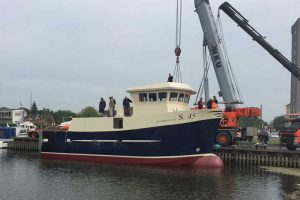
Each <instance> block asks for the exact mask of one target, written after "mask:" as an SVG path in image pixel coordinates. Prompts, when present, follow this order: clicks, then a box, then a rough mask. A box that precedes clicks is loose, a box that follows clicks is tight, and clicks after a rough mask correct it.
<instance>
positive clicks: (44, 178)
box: [0, 149, 300, 200]
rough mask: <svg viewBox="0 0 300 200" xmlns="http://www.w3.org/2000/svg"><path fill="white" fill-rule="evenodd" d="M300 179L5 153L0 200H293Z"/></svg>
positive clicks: (257, 171)
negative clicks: (290, 198)
mask: <svg viewBox="0 0 300 200" xmlns="http://www.w3.org/2000/svg"><path fill="white" fill-rule="evenodd" d="M299 183H300V177H297V176H293V175H284V174H279V173H274V172H268V171H266V169H264V168H259V167H246V166H243V167H233V166H231V167H225V169H224V170H207V169H206V170H200V169H191V168H166V167H149V166H147V167H146V166H124V165H123V166H121V165H111V164H99V163H83V162H74V161H61V160H44V159H41V158H40V156H39V154H38V153H22V152H15V151H11V150H5V149H0V199H5V200H10V199H11V200H19V199H22V200H23V199H26V200H27V199H30V200H31V199H32V200H35V199H164V200H174V199H185V200H187V199H272V200H274V199H288V195H290V194H291V193H293V191H294V190H295V187H296V185H297V184H299Z"/></svg>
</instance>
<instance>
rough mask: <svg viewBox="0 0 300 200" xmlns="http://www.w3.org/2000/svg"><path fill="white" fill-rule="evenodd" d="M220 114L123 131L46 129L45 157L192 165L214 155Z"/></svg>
mask: <svg viewBox="0 0 300 200" xmlns="http://www.w3.org/2000/svg"><path fill="white" fill-rule="evenodd" d="M219 121H220V119H219V118H213V119H207V120H199V121H192V122H188V123H183V124H171V125H165V126H158V127H150V128H140V129H134V130H122V131H107V132H106V131H98V132H97V131H96V132H76V131H44V132H43V134H42V139H41V143H42V148H41V154H42V157H43V158H54V159H68V160H80V161H89V162H107V163H122V164H148V165H176V166H179V165H192V164H193V163H194V162H195V161H197V160H198V159H199V158H201V157H213V158H214V156H215V155H213V154H211V152H212V146H213V144H214V142H215V134H216V129H217V126H218V124H219Z"/></svg>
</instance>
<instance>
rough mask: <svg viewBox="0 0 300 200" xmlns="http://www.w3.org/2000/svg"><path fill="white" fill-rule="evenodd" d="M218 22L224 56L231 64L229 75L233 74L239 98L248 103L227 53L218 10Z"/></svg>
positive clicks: (229, 64)
mask: <svg viewBox="0 0 300 200" xmlns="http://www.w3.org/2000/svg"><path fill="white" fill-rule="evenodd" d="M217 24H218V30H219V36H220V37H221V38H220V39H221V41H222V42H221V44H222V46H221V47H222V48H223V52H224V54H225V55H224V56H225V60H226V62H227V65H228V66H229V75H230V76H231V78H232V79H233V81H234V85H233V86H235V90H236V92H237V95H238V98H239V101H240V102H242V103H243V104H245V105H246V102H245V101H244V97H243V94H242V92H241V89H240V88H239V84H238V82H237V79H236V77H235V75H234V73H233V69H232V66H231V63H230V61H229V58H228V54H227V47H226V44H225V39H224V33H223V28H222V22H221V17H220V13H219V12H218V18H217Z"/></svg>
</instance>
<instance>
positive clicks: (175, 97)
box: [169, 92, 178, 101]
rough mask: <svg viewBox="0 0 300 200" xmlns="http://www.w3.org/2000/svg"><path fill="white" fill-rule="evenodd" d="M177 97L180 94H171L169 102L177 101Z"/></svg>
mask: <svg viewBox="0 0 300 200" xmlns="http://www.w3.org/2000/svg"><path fill="white" fill-rule="evenodd" d="M177 96H178V93H175V92H171V94H170V99H169V100H170V101H177Z"/></svg>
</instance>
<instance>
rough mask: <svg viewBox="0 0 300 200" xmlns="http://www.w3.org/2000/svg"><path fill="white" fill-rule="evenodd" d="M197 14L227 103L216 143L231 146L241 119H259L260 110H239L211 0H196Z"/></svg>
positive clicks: (250, 108)
mask: <svg viewBox="0 0 300 200" xmlns="http://www.w3.org/2000/svg"><path fill="white" fill-rule="evenodd" d="M194 3H195V8H196V10H195V12H196V13H197V14H198V17H199V20H200V23H201V26H202V29H203V33H204V41H203V43H204V45H206V46H207V48H208V51H209V54H210V58H211V61H212V64H213V67H214V71H215V73H216V77H217V81H218V84H219V87H220V92H221V94H222V97H223V100H224V102H225V107H226V108H225V112H224V114H223V119H222V121H221V123H220V126H219V130H218V133H217V134H216V142H217V143H218V144H220V145H222V146H227V145H228V144H231V143H232V142H233V140H234V138H235V136H236V134H237V132H238V131H239V125H238V118H239V117H259V116H260V115H261V109H260V108H253V107H248V108H238V107H237V104H238V103H240V101H239V99H238V98H237V94H236V90H235V88H234V86H233V81H232V78H231V76H230V73H229V71H230V70H229V66H228V63H227V62H226V60H225V56H224V54H225V52H223V49H222V47H221V41H220V37H219V33H218V30H217V25H216V22H215V20H214V16H213V13H212V10H211V7H210V4H209V0H195V1H194Z"/></svg>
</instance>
